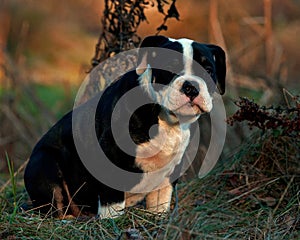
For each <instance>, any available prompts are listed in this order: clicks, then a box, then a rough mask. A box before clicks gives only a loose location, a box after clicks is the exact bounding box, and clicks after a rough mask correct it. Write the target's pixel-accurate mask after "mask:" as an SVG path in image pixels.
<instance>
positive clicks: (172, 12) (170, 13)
mask: <svg viewBox="0 0 300 240" xmlns="http://www.w3.org/2000/svg"><path fill="white" fill-rule="evenodd" d="M168 18H176V19H177V20H179V12H178V10H177V8H176V6H175V1H174V2H173V3H172V5H171V7H170V9H169V10H168Z"/></svg>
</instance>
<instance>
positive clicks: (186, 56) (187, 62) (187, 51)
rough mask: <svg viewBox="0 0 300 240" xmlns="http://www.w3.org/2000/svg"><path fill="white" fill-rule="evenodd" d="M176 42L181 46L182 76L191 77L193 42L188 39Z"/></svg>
mask: <svg viewBox="0 0 300 240" xmlns="http://www.w3.org/2000/svg"><path fill="white" fill-rule="evenodd" d="M178 42H179V43H180V44H181V45H182V48H183V52H182V54H183V64H184V74H185V75H192V74H193V69H192V66H193V47H192V43H193V41H192V40H190V39H186V38H182V39H179V40H178Z"/></svg>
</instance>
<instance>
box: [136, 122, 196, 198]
mask: <svg viewBox="0 0 300 240" xmlns="http://www.w3.org/2000/svg"><path fill="white" fill-rule="evenodd" d="M189 138H190V130H189V128H188V127H185V126H182V125H179V124H172V125H169V124H168V123H167V122H165V121H163V120H161V119H159V124H158V134H157V135H156V136H155V137H154V138H152V139H151V140H150V141H149V142H146V143H143V144H141V145H139V146H138V148H137V153H136V155H137V157H136V164H137V165H138V166H139V167H140V168H141V169H142V170H143V171H144V172H145V174H144V176H143V178H142V180H141V182H140V183H139V184H138V185H136V186H135V187H134V188H133V189H132V192H149V191H152V190H153V189H154V188H156V187H157V186H159V185H160V184H161V183H162V182H163V181H164V179H165V178H167V177H169V176H170V175H171V174H172V172H173V170H174V168H175V166H176V165H177V164H179V163H180V161H181V159H182V156H183V154H184V151H185V149H186V147H187V145H188V142H189Z"/></svg>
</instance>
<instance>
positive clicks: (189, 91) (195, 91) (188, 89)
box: [180, 81, 200, 102]
mask: <svg viewBox="0 0 300 240" xmlns="http://www.w3.org/2000/svg"><path fill="white" fill-rule="evenodd" d="M180 91H181V92H182V93H184V94H185V95H186V96H187V97H188V98H189V99H190V100H191V102H192V101H193V100H194V99H195V98H196V97H197V96H198V95H199V92H200V88H199V84H198V83H197V82H194V81H185V82H184V83H183V85H182V88H181V90H180Z"/></svg>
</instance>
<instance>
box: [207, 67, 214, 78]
mask: <svg viewBox="0 0 300 240" xmlns="http://www.w3.org/2000/svg"><path fill="white" fill-rule="evenodd" d="M205 70H206V72H207V73H208V74H209V75H211V76H212V74H213V70H212V68H211V67H206V68H205Z"/></svg>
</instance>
